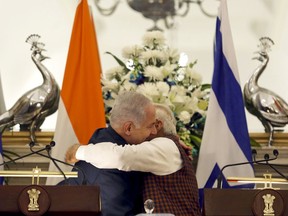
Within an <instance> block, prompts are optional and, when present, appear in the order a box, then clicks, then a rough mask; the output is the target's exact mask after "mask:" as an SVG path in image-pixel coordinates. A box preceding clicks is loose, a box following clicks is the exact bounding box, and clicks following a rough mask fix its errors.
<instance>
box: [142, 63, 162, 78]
mask: <svg viewBox="0 0 288 216" xmlns="http://www.w3.org/2000/svg"><path fill="white" fill-rule="evenodd" d="M144 73H145V75H146V76H147V77H149V78H150V79H151V80H154V81H156V80H163V78H164V75H163V73H162V69H161V68H159V67H155V66H147V67H146V68H145V69H144Z"/></svg>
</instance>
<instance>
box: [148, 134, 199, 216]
mask: <svg viewBox="0 0 288 216" xmlns="http://www.w3.org/2000/svg"><path fill="white" fill-rule="evenodd" d="M167 138H170V139H172V140H173V141H174V142H175V143H176V145H177V147H178V149H179V151H180V154H181V157H182V160H183V167H182V168H181V169H180V170H178V171H177V172H175V173H172V174H170V175H165V176H157V175H154V174H150V173H149V174H147V175H145V177H144V188H143V199H144V201H145V200H147V199H152V200H153V201H154V204H155V209H154V211H153V213H171V214H174V215H176V216H186V215H187V216H201V212H200V206H199V194H198V185H197V180H196V176H195V172H194V169H193V165H192V162H191V160H190V159H189V157H188V156H187V154H186V153H185V151H184V149H183V148H182V146H181V145H180V144H179V139H178V138H177V137H175V136H169V137H167Z"/></svg>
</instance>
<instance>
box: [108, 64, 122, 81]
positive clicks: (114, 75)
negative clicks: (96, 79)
mask: <svg viewBox="0 0 288 216" xmlns="http://www.w3.org/2000/svg"><path fill="white" fill-rule="evenodd" d="M121 75H124V67H122V66H117V67H114V68H111V69H110V70H107V72H106V73H105V77H106V78H107V79H108V80H113V79H116V80H120V79H121V78H120V77H119V76H121Z"/></svg>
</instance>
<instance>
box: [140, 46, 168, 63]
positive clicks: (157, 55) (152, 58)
mask: <svg viewBox="0 0 288 216" xmlns="http://www.w3.org/2000/svg"><path fill="white" fill-rule="evenodd" d="M140 58H141V60H142V61H143V63H144V64H146V65H155V66H156V65H157V63H158V64H164V63H165V62H166V61H167V56H166V55H165V53H163V52H161V51H159V50H148V51H145V52H142V53H141V56H140ZM141 63H142V62H141Z"/></svg>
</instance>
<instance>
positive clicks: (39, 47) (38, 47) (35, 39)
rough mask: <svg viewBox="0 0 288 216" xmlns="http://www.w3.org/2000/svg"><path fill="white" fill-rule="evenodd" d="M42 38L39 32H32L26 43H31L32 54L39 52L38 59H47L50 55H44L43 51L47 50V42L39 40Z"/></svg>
mask: <svg viewBox="0 0 288 216" xmlns="http://www.w3.org/2000/svg"><path fill="white" fill-rule="evenodd" d="M40 38H41V36H40V35H38V34H31V35H30V36H29V37H27V39H26V43H29V44H31V48H30V50H32V51H33V53H32V54H33V55H35V56H36V55H37V54H38V59H39V60H40V61H43V60H44V59H46V58H48V57H46V56H44V55H42V51H45V49H44V46H45V44H44V43H42V42H39V39H40Z"/></svg>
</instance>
